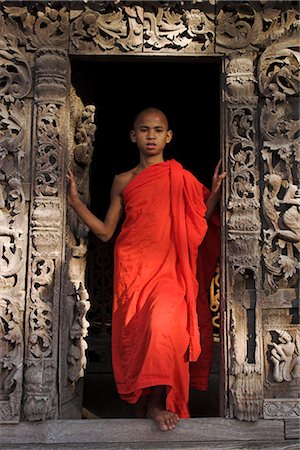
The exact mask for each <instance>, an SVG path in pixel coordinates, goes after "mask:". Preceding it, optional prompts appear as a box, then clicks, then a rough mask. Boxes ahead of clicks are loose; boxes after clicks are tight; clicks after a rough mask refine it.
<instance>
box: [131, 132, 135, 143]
mask: <svg viewBox="0 0 300 450" xmlns="http://www.w3.org/2000/svg"><path fill="white" fill-rule="evenodd" d="M130 139H131V142H136V134H135V130H131V131H130Z"/></svg>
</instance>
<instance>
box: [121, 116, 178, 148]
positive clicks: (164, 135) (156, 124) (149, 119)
mask: <svg viewBox="0 0 300 450" xmlns="http://www.w3.org/2000/svg"><path fill="white" fill-rule="evenodd" d="M130 137H131V140H132V142H134V143H136V144H137V147H138V149H139V150H140V152H141V153H142V154H143V155H144V156H155V155H160V154H162V153H163V151H164V148H165V146H166V144H168V143H169V142H170V141H171V139H172V131H171V130H169V129H168V122H167V119H166V117H165V115H164V114H163V113H161V112H160V111H151V112H144V113H141V114H140V115H139V116H138V117H137V119H136V121H135V124H134V129H133V130H132V131H131V134H130Z"/></svg>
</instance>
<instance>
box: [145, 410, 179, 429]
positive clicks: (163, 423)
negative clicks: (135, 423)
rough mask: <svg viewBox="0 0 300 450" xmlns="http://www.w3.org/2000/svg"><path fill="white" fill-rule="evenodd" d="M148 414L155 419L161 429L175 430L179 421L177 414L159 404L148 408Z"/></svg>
mask: <svg viewBox="0 0 300 450" xmlns="http://www.w3.org/2000/svg"><path fill="white" fill-rule="evenodd" d="M147 416H148V417H149V418H150V419H153V420H154V422H155V423H156V424H157V426H158V428H159V429H160V430H161V431H169V430H173V429H174V428H175V427H176V425H177V423H178V421H179V417H178V416H177V414H175V413H173V412H171V411H166V410H164V409H162V408H159V407H157V406H153V407H150V408H148V411H147Z"/></svg>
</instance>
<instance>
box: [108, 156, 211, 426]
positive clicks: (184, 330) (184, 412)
mask: <svg viewBox="0 0 300 450" xmlns="http://www.w3.org/2000/svg"><path fill="white" fill-rule="evenodd" d="M207 194H208V191H207V189H206V188H205V187H204V186H203V185H202V184H201V183H199V181H198V180H197V179H196V178H195V177H194V176H193V175H192V174H191V173H190V172H189V171H187V170H185V169H183V167H182V166H181V164H179V163H178V162H177V161H175V160H170V161H165V162H162V163H157V164H153V165H151V166H149V167H147V168H146V169H144V170H143V171H142V172H140V173H139V174H138V175H136V176H135V177H134V178H133V179H132V180H131V181H130V183H129V184H128V185H127V186H126V187H125V189H124V191H123V200H124V205H125V221H124V223H123V225H122V229H121V232H120V234H119V236H118V238H117V240H116V244H115V256H114V257H115V259H114V303H113V324H112V359H113V370H114V377H115V382H116V387H117V390H118V392H119V395H120V396H121V398H122V399H123V400H125V401H127V402H129V403H136V402H137V401H138V400H139V398H140V397H141V396H142V395H146V394H148V393H149V389H150V387H151V386H159V385H165V386H166V394H167V396H166V408H167V409H168V410H170V411H173V412H176V413H177V414H178V415H179V417H189V409H188V399H189V386H190V381H191V384H192V385H194V387H196V388H199V389H205V388H206V387H207V380H208V375H209V366H210V361H211V344H212V339H211V337H212V332H211V318H210V313H209V309H208V306H207V304H208V302H207V300H206V301H204V304H205V303H206V306H205V305H204V306H203V296H205V295H206V290H207V286H208V283H207V274H208V276H209V277H211V275H212V274H213V268H214V267H212V266H214V265H215V259H213V261H211V262H210V263H209V264H210V266H211V267H210V268H207V274H206V275H205V274H204V275H203V271H201V267H200V269H199V267H198V269H197V263H198V264H199V262H200V265H201V264H202V261H201V260H203V257H202V258H201V257H198V247H199V245H200V244H201V242H202V241H203V239H204V237H205V234H206V231H207V223H206V219H205V213H206V206H205V196H207ZM216 247H218V246H216V245H215V246H214V248H216ZM215 253H216V254H217V252H215ZM204 257H205V256H204ZM197 274H198V278H199V279H201V278H202V281H203V285H202V287H201V289H198V288H199V286H198V280H197ZM205 280H206V281H205ZM199 295H200V297H201V296H202V300H201V299H200V297H199ZM199 300H201V301H200V302H199ZM201 305H202V306H201ZM202 312H203V317H202V319H203V320H202V322H203V324H202V325H203V329H204V330H205V332H204V334H203V336H201V342H202V341H203V342H206V344H208V345H207V350H206V358H205V361H204V363H203V362H201V358H200V359H199V355H200V353H201V346H200V334H199V323H201V321H200V322H199V321H198V314H202ZM191 362H193V363H192V364H191ZM201 367H202V369H204V371H203V373H204V376H202V375H201ZM190 368H191V373H192V374H193V376H192V380H190ZM203 377H204V378H203ZM193 379H194V380H195V381H194V383H193Z"/></svg>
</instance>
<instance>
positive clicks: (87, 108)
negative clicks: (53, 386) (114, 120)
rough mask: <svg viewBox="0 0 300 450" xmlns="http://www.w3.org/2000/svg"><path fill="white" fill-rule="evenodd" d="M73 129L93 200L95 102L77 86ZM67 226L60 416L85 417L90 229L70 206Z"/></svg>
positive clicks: (74, 157)
mask: <svg viewBox="0 0 300 450" xmlns="http://www.w3.org/2000/svg"><path fill="white" fill-rule="evenodd" d="M69 95H70V132H69V149H68V164H69V166H70V168H71V169H72V171H73V173H74V174H75V177H76V180H77V186H78V191H79V193H80V195H81V198H82V200H83V201H84V202H85V203H86V204H88V203H89V172H90V164H91V161H92V155H93V150H94V147H93V142H94V134H95V131H96V125H95V123H94V122H95V106H94V105H84V104H83V103H82V101H81V100H80V98H79V97H78V95H77V94H76V92H75V89H74V88H73V87H72V86H71V90H70V94H69ZM66 225H67V227H66V243H65V244H66V247H65V267H64V270H63V278H62V280H63V282H62V298H64V299H65V301H64V302H61V305H60V311H61V323H60V336H61V344H60V346H59V352H60V362H61V363H60V372H59V378H60V393H59V394H60V395H59V402H60V413H59V414H60V417H61V418H63V417H65V416H66V417H68V414H69V415H70V414H72V417H73V418H74V417H78V418H81V401H82V398H81V392H80V390H79V386H77V384H76V383H77V381H78V380H79V379H80V378H82V377H83V375H84V369H85V367H86V356H85V352H86V348H87V343H86V341H85V337H86V336H87V334H88V327H89V323H88V321H87V319H86V314H87V311H88V310H89V307H90V303H89V294H88V292H87V289H86V287H85V278H86V275H85V269H86V253H87V244H86V241H87V234H88V229H87V228H86V227H85V226H84V225H83V223H82V222H81V221H80V220H78V218H77V216H76V215H75V213H74V211H73V210H72V209H71V208H69V209H68V215H67V224H66Z"/></svg>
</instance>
